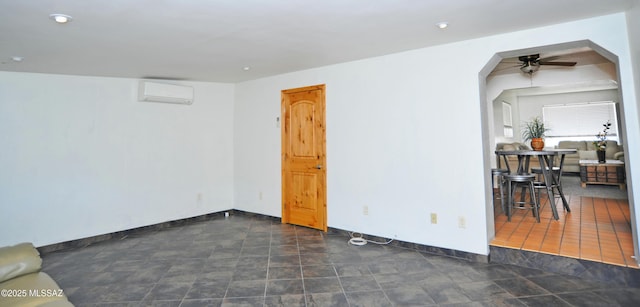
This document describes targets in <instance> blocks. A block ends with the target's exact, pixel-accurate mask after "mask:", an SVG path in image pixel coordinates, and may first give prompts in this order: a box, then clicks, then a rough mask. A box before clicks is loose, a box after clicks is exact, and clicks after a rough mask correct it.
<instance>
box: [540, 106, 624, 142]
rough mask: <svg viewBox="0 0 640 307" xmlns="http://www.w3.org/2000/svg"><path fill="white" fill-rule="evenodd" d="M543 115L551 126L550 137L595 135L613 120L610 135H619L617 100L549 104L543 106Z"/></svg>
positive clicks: (548, 133)
mask: <svg viewBox="0 0 640 307" xmlns="http://www.w3.org/2000/svg"><path fill="white" fill-rule="evenodd" d="M542 116H543V119H544V122H545V124H546V125H547V126H548V128H550V130H549V131H548V132H547V136H548V137H593V136H595V135H596V134H597V133H598V132H600V131H602V129H603V127H602V125H603V124H604V123H606V122H607V121H609V122H611V130H609V131H610V133H609V135H610V136H614V137H615V136H617V135H618V120H617V117H616V103H615V102H611V101H605V102H590V103H579V104H565V105H548V106H544V107H542ZM614 139H617V137H615V138H614Z"/></svg>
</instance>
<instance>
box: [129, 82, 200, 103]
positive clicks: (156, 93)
mask: <svg viewBox="0 0 640 307" xmlns="http://www.w3.org/2000/svg"><path fill="white" fill-rule="evenodd" d="M138 101H152V102H166V103H177V104H192V103H193V87H191V86H186V85H176V84H168V83H158V82H151V81H144V80H143V81H140V84H139V87H138Z"/></svg>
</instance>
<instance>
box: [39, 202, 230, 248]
mask: <svg viewBox="0 0 640 307" xmlns="http://www.w3.org/2000/svg"><path fill="white" fill-rule="evenodd" d="M232 211H233V210H224V211H219V212H214V213H207V214H203V215H198V216H194V217H188V218H184V219H179V220H172V221H166V222H161V223H157V224H152V225H147V226H141V227H136V228H132V229H126V230H122V231H116V232H112V233H107V234H102V235H97V236H92V237H86V238H81V239H76V240H70V241H65V242H60V243H54V244H50V245H45V246H40V247H38V248H37V249H38V251H39V252H40V254H47V253H52V252H57V251H60V250H67V249H75V248H82V247H86V246H89V245H91V244H95V243H98V242H102V241H107V240H112V239H116V240H119V239H123V238H125V237H127V236H130V235H134V234H142V233H145V232H152V231H157V230H161V229H167V228H171V227H179V226H184V225H189V224H192V223H198V222H204V221H208V220H212V219H217V218H221V217H222V218H224V216H225V213H229V214H231V212H232Z"/></svg>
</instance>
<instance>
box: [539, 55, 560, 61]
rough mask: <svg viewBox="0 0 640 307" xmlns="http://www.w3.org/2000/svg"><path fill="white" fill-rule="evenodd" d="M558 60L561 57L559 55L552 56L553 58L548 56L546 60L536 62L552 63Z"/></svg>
mask: <svg viewBox="0 0 640 307" xmlns="http://www.w3.org/2000/svg"><path fill="white" fill-rule="evenodd" d="M559 58H561V56H559V55H554V56H549V57H546V58H541V59H538V61H539V62H551V61H553V60H557V59H559Z"/></svg>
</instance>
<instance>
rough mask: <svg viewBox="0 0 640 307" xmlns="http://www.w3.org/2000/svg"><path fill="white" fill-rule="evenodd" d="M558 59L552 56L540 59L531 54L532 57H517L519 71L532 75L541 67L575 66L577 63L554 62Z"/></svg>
mask: <svg viewBox="0 0 640 307" xmlns="http://www.w3.org/2000/svg"><path fill="white" fill-rule="evenodd" d="M558 58H560V56H552V57H548V58H542V59H541V58H540V54H532V55H523V56H520V57H518V60H520V62H521V64H520V70H521V71H522V72H523V73H525V74H529V75H532V74H533V73H534V72H536V71H538V69H540V66H541V65H549V66H567V67H570V66H575V65H576V64H577V62H560V61H554V60H556V59H558Z"/></svg>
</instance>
